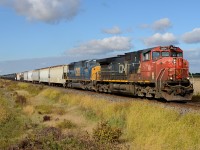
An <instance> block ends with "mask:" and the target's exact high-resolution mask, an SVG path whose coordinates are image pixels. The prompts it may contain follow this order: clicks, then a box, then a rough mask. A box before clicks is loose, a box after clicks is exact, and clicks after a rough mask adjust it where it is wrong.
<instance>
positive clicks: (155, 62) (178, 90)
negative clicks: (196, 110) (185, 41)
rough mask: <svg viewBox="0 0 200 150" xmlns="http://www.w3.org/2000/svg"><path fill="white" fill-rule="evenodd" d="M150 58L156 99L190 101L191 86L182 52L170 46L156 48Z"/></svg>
mask: <svg viewBox="0 0 200 150" xmlns="http://www.w3.org/2000/svg"><path fill="white" fill-rule="evenodd" d="M151 56H152V68H151V69H152V72H151V73H152V80H153V81H154V82H155V86H156V97H158V98H160V97H162V98H164V99H166V100H168V101H170V100H173V101H174V100H175V101H176V100H191V97H192V93H193V85H192V84H191V83H190V81H189V63H188V61H187V60H185V59H183V51H182V50H181V49H180V48H179V47H174V46H172V45H171V46H167V47H156V48H154V49H153V50H152V51H151ZM153 76H154V77H153Z"/></svg>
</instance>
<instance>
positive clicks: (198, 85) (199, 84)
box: [193, 78, 200, 95]
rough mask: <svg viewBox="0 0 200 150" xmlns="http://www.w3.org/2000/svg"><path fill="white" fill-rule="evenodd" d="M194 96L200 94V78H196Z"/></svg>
mask: <svg viewBox="0 0 200 150" xmlns="http://www.w3.org/2000/svg"><path fill="white" fill-rule="evenodd" d="M193 86H194V95H198V94H200V78H194V83H193Z"/></svg>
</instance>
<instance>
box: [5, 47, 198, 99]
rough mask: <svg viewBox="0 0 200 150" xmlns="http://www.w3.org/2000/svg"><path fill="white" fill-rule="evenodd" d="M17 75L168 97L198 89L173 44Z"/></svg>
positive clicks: (188, 96)
mask: <svg viewBox="0 0 200 150" xmlns="http://www.w3.org/2000/svg"><path fill="white" fill-rule="evenodd" d="M13 75H15V76H16V77H15V78H13V76H12V79H16V80H18V81H29V82H33V83H44V84H49V85H56V84H58V85H62V86H64V87H65V88H79V89H83V90H92V91H97V92H104V93H123V94H127V95H132V96H139V97H147V98H158V99H165V100H166V101H185V100H186V101H188V100H191V99H192V95H193V91H194V89H193V84H192V83H191V82H190V80H189V63H188V61H187V60H185V59H184V58H183V51H182V50H181V49H180V48H179V47H175V46H173V45H170V46H158V47H153V48H148V49H143V50H138V51H134V52H129V53H125V54H124V55H118V56H116V57H110V58H104V59H99V60H83V61H78V62H72V63H70V64H68V65H59V66H52V67H47V68H41V69H36V70H32V71H25V72H21V73H16V74H13ZM9 76H11V75H9ZM3 77H6V75H5V76H3Z"/></svg>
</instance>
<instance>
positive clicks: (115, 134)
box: [93, 121, 122, 143]
mask: <svg viewBox="0 0 200 150" xmlns="http://www.w3.org/2000/svg"><path fill="white" fill-rule="evenodd" d="M121 135H122V131H121V129H119V128H114V127H111V126H110V125H109V124H108V122H105V121H104V122H100V123H99V124H98V125H97V128H95V129H94V130H93V138H94V139H95V141H97V142H100V143H112V142H119V138H120V136H121Z"/></svg>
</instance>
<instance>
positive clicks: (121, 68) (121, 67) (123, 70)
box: [119, 64, 127, 73]
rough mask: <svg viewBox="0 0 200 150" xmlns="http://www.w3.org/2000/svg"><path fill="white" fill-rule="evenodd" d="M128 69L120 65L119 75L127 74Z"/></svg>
mask: <svg viewBox="0 0 200 150" xmlns="http://www.w3.org/2000/svg"><path fill="white" fill-rule="evenodd" d="M126 69H127V65H123V64H122V65H119V73H125V72H126Z"/></svg>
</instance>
